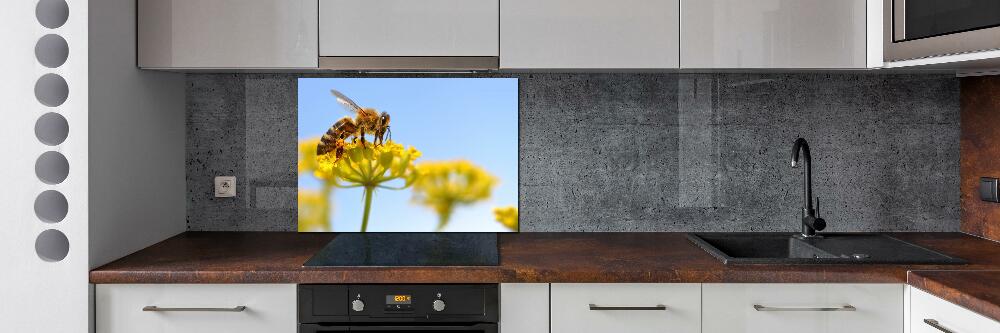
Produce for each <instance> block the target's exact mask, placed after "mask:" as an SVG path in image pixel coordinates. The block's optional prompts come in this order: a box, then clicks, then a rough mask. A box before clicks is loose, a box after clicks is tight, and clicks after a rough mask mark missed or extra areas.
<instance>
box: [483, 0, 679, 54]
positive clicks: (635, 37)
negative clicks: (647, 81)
mask: <svg viewBox="0 0 1000 333" xmlns="http://www.w3.org/2000/svg"><path fill="white" fill-rule="evenodd" d="M679 9H680V8H679V6H678V0H619V1H607V0H503V2H502V3H501V8H500V67H501V68H509V69H533V68H538V69H660V68H677V66H678V44H679V43H678V39H679V37H678V29H679V27H680V23H679V17H678V14H679Z"/></svg>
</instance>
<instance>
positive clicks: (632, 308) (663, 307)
mask: <svg viewBox="0 0 1000 333" xmlns="http://www.w3.org/2000/svg"><path fill="white" fill-rule="evenodd" d="M666 309H667V306H666V305H663V304H657V305H654V306H599V305H596V304H590V310H591V311H623V310H624V311H636V310H638V311H648V310H653V311H656V310H666Z"/></svg>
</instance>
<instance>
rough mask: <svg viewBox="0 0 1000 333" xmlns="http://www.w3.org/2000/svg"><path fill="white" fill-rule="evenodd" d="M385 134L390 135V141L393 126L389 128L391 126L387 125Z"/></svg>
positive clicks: (390, 139)
mask: <svg viewBox="0 0 1000 333" xmlns="http://www.w3.org/2000/svg"><path fill="white" fill-rule="evenodd" d="M385 134H386V136H388V137H389V140H388V141H392V129H391V128H389V126H386V127H385Z"/></svg>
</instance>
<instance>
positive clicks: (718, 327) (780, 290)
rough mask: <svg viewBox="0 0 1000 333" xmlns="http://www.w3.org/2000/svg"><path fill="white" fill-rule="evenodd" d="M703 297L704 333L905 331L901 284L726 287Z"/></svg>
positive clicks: (706, 288) (713, 287) (708, 289)
mask: <svg viewBox="0 0 1000 333" xmlns="http://www.w3.org/2000/svg"><path fill="white" fill-rule="evenodd" d="M702 291H703V299H702V302H703V309H704V313H703V318H704V319H703V322H702V327H703V328H704V331H703V332H705V333H737V332H744V333H765V332H767V333H782V332H812V333H839V332H896V333H900V332H902V331H903V291H904V286H903V285H901V284H738V283H733V284H729V283H727V284H705V285H703V287H702ZM846 306H851V307H853V309H852V308H845V307H846ZM845 310H849V311H845Z"/></svg>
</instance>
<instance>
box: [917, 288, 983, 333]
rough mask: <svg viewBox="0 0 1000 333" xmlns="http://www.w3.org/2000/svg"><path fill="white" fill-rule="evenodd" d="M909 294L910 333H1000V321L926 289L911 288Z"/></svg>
mask: <svg viewBox="0 0 1000 333" xmlns="http://www.w3.org/2000/svg"><path fill="white" fill-rule="evenodd" d="M909 291H910V316H909V317H910V332H907V333H941V332H942V331H943V330H949V331H951V332H961V333H988V332H993V333H995V332H1000V322H996V321H993V320H991V319H989V318H986V317H983V316H982V315H980V314H978V313H975V312H972V311H969V310H967V309H965V308H963V307H961V306H958V305H955V304H953V303H950V302H948V301H945V300H943V299H940V298H937V297H936V296H934V295H931V294H928V293H927V292H925V291H923V290H920V289H917V288H912V287H911V288H909Z"/></svg>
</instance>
